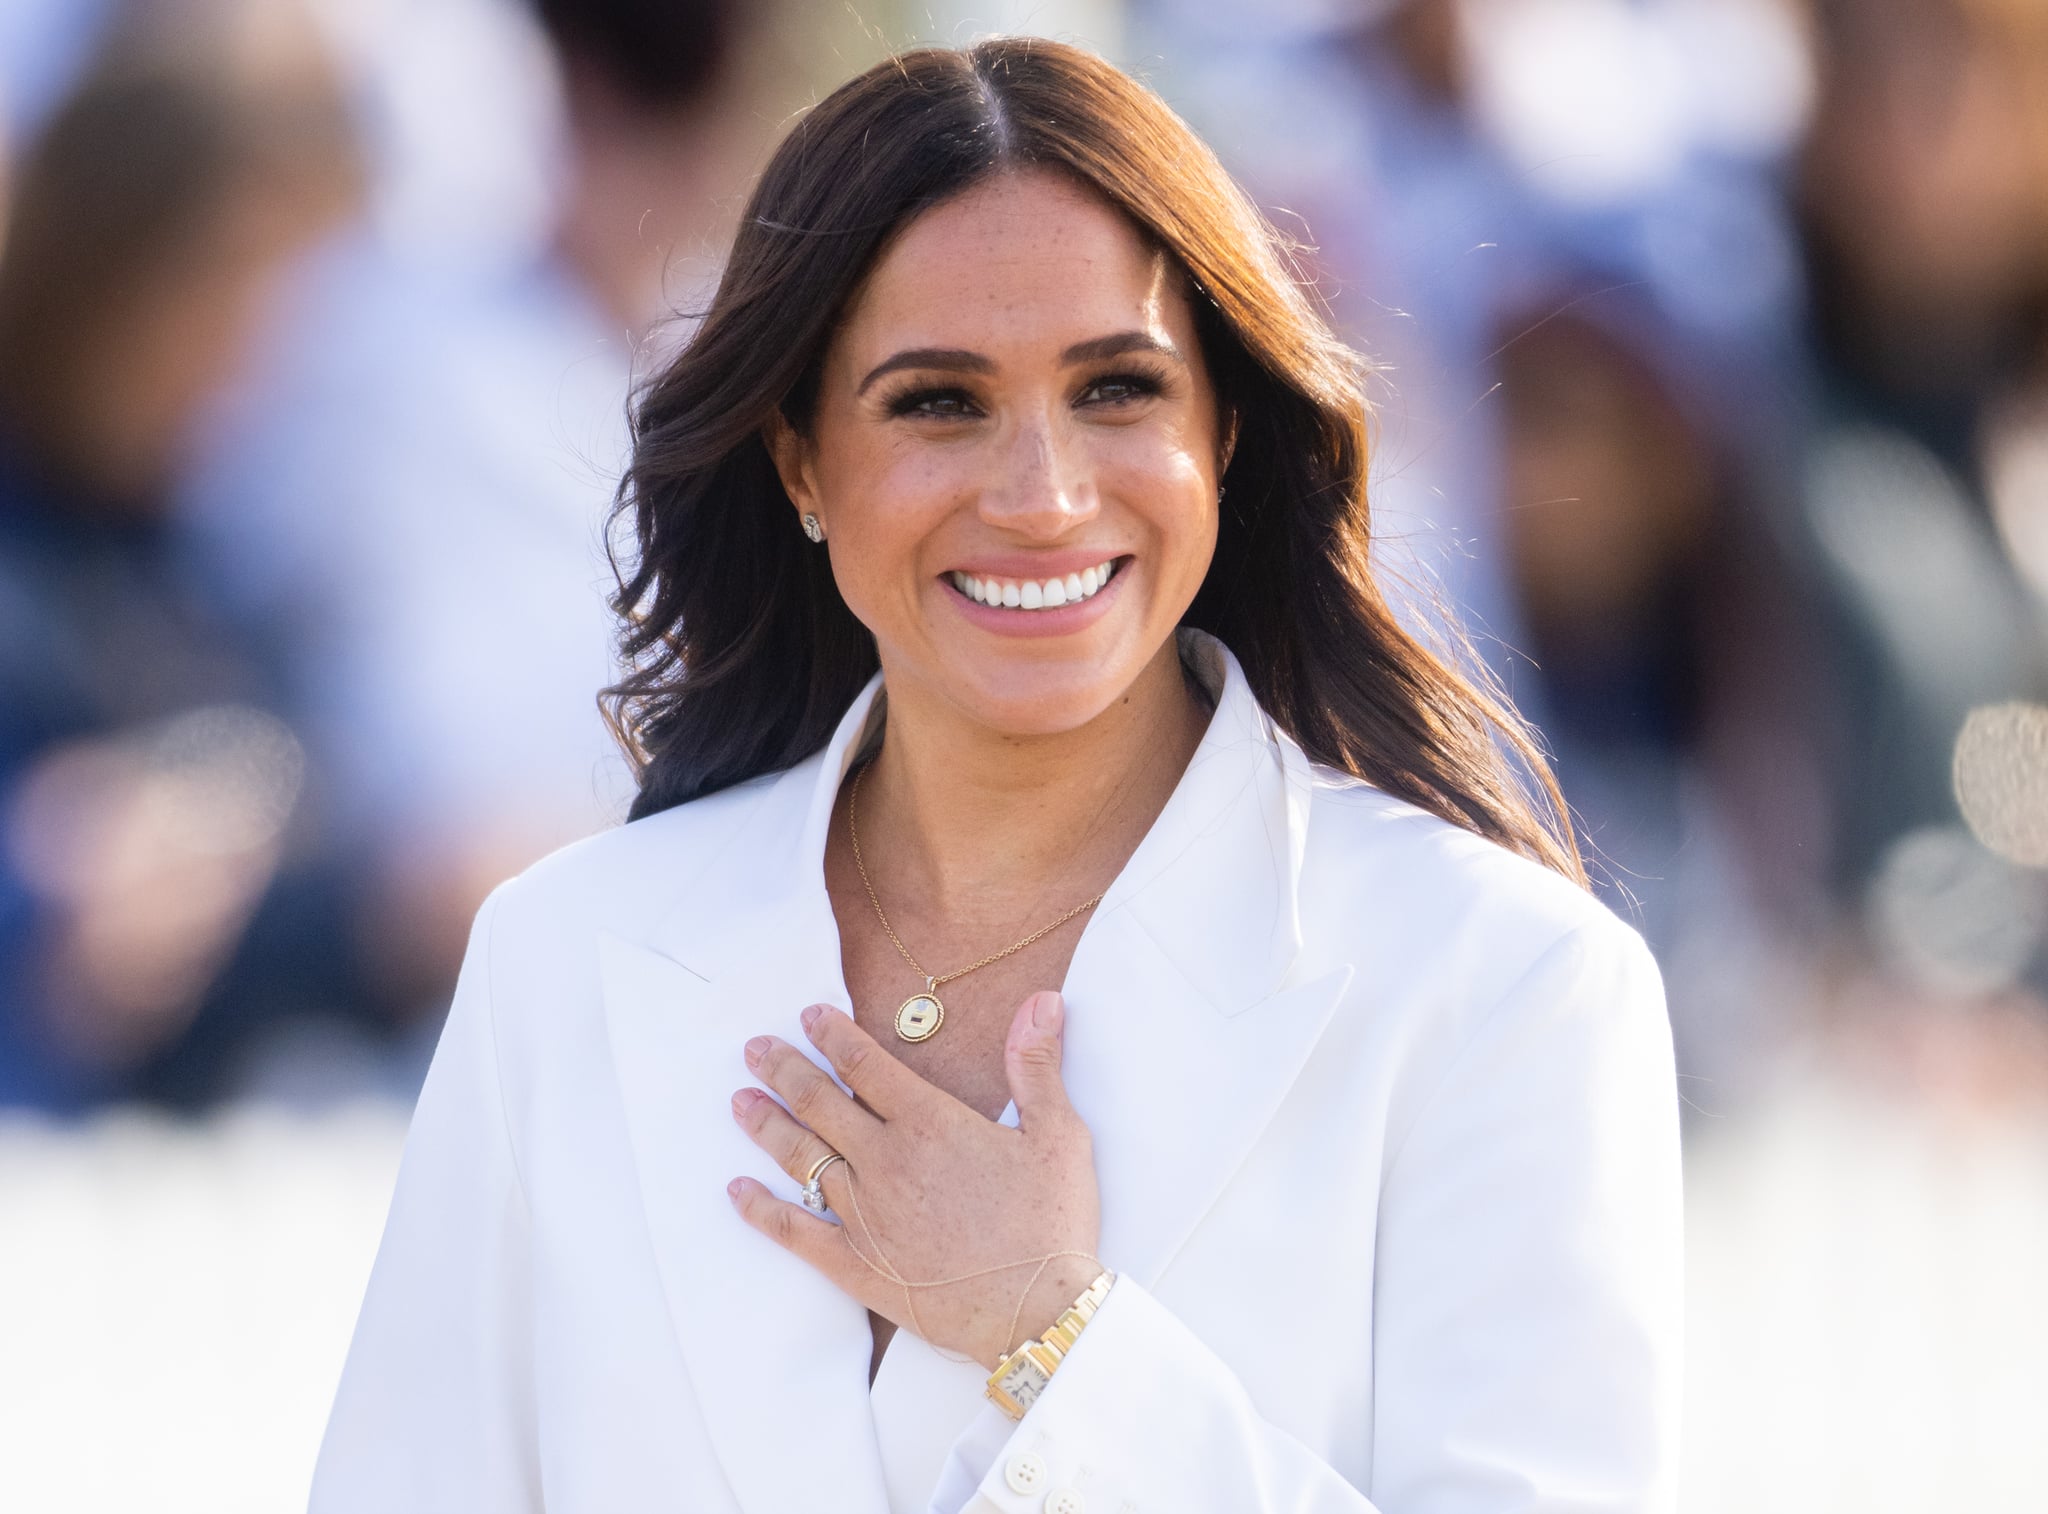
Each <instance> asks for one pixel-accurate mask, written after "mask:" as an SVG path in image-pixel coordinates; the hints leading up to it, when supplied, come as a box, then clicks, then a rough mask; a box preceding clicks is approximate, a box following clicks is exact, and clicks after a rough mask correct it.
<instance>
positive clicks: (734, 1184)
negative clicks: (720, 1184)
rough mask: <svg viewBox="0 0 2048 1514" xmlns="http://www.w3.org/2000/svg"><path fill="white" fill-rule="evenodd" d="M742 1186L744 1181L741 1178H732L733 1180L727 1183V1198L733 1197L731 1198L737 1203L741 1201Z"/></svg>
mask: <svg viewBox="0 0 2048 1514" xmlns="http://www.w3.org/2000/svg"><path fill="white" fill-rule="evenodd" d="M741 1187H742V1181H741V1179H739V1178H734V1179H733V1180H732V1181H731V1182H730V1183H727V1184H726V1185H725V1196H726V1197H727V1198H729V1199H731V1200H732V1201H733V1203H735V1204H737V1203H739V1201H740V1189H741Z"/></svg>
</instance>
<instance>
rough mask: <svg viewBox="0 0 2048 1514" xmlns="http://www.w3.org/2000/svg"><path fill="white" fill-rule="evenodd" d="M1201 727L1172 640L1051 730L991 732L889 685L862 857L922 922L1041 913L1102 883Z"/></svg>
mask: <svg viewBox="0 0 2048 1514" xmlns="http://www.w3.org/2000/svg"><path fill="white" fill-rule="evenodd" d="M1207 721H1208V712H1207V710H1206V709H1205V708H1204V707H1203V705H1202V704H1201V703H1200V702H1198V700H1197V699H1196V697H1195V695H1194V694H1193V693H1192V692H1190V690H1189V688H1188V686H1187V682H1186V679H1185V677H1184V676H1183V674H1182V672H1181V667H1180V659H1179V655H1178V652H1177V650H1176V648H1175V645H1174V643H1173V642H1172V641H1171V640H1169V641H1168V642H1167V644H1166V645H1165V646H1164V647H1162V648H1161V649H1160V653H1159V655H1158V656H1156V657H1154V658H1153V660H1152V661H1151V663H1149V664H1148V665H1147V666H1146V669H1145V671H1144V672H1143V673H1142V674H1141V675H1140V676H1139V678H1138V680H1137V681H1136V682H1135V683H1134V684H1133V685H1132V686H1131V688H1130V689H1129V690H1128V691H1127V692H1126V693H1125V694H1124V695H1123V696H1122V697H1120V698H1119V699H1117V700H1116V701H1115V702H1114V703H1113V704H1111V706H1110V707H1109V708H1108V709H1107V710H1105V711H1103V712H1102V713H1101V714H1100V715H1098V716H1096V717H1095V718H1094V719H1093V720H1091V721H1089V722H1087V724H1085V725H1083V726H1080V727H1078V728H1076V729H1074V730H1071V731H1062V732H1058V733H1056V734H1052V735H1045V736H1026V737H1019V736H1014V735H1010V734H1006V733H1002V732H997V731H993V730H990V729H989V728H988V727H986V726H983V725H980V724H978V723H976V722H973V721H971V720H968V719H965V718H964V717H962V715H961V714H960V712H959V711H958V710H957V709H954V708H952V707H951V706H950V705H948V704H946V703H945V702H943V701H941V700H939V699H937V698H933V697H930V696H929V695H927V694H926V693H925V691H922V690H919V689H917V688H916V687H914V686H910V687H899V686H898V685H895V684H892V685H891V686H890V689H889V714H888V727H887V733H886V736H885V739H884V741H883V745H882V751H881V755H880V756H879V757H878V758H877V759H876V761H875V763H874V766H873V769H872V771H870V772H869V773H868V774H867V776H866V777H865V778H864V779H863V781H862V785H861V793H860V816H859V819H860V828H861V846H862V849H863V853H864V855H865V856H866V858H867V861H868V865H869V867H870V869H871V870H873V871H874V872H875V873H876V874H877V875H878V877H881V876H885V877H886V879H887V882H886V884H880V883H878V886H879V887H883V888H884V889H885V891H886V892H887V893H888V894H889V895H891V896H892V897H894V898H896V899H899V900H904V901H906V902H907V903H910V904H912V905H913V906H914V907H916V908H917V910H918V911H919V912H920V913H935V914H942V915H944V916H947V917H949V918H952V919H955V920H988V921H1002V922H1013V921H1018V920H1022V919H1023V918H1024V917H1025V916H1027V915H1030V916H1035V915H1037V914H1041V913H1042V914H1045V915H1046V916H1047V917H1048V918H1050V917H1051V916H1053V915H1057V914H1058V913H1059V912H1060V911H1062V910H1064V909H1067V908H1069V907H1070V906H1071V905H1073V904H1076V903H1078V902H1080V901H1081V900H1082V899H1085V898H1087V897H1088V896H1089V895H1090V894H1094V893H1098V892H1100V891H1101V890H1103V889H1105V888H1107V887H1108V886H1109V884H1110V882H1111V881H1112V880H1113V879H1114V878H1115V876H1116V874H1117V872H1118V871H1119V870H1120V869H1121V868H1122V866H1123V864H1124V862H1125V861H1126V860H1127V859H1128V858H1129V856H1130V854H1131V853H1132V852H1133V851H1134V850H1135V849H1136V848H1137V845H1138V843H1139V841H1141V840H1142V839H1143V838H1144V835H1145V833H1146V831H1148V830H1149V829H1151V826H1152V822H1153V821H1154V820H1155V819H1156V818H1157V817H1158V814H1159V812H1160V810H1162V809H1163V808H1165V805H1166V801H1167V799H1168V798H1169V797H1170V796H1171V795H1172V793H1173V790H1174V786H1175V785H1176V784H1178V783H1179V781H1180V776H1181V773H1182V771H1183V770H1184V769H1185V768H1186V767H1187V764H1188V759H1189V758H1190V757H1192V756H1193V755H1194V751H1195V748H1196V746H1197V745H1199V743H1200V741H1201V738H1202V732H1203V730H1204V728H1205V727H1206V725H1207ZM1070 895H1071V897H1069V896H1070ZM1032 923H1037V922H1036V921H1035V920H1034V921H1033V922H1032Z"/></svg>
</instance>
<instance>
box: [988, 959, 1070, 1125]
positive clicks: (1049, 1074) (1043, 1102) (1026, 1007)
mask: <svg viewBox="0 0 2048 1514" xmlns="http://www.w3.org/2000/svg"><path fill="white" fill-rule="evenodd" d="M1065 1025H1066V1006H1065V1005H1064V1003H1062V1001H1061V999H1060V996H1059V995H1058V994H1056V993H1053V992H1051V991H1050V990H1047V991H1045V992H1042V993H1035V994H1033V995H1031V996H1030V997H1029V998H1028V999H1026V1000H1025V1001H1024V1002H1023V1003H1022V1004H1020V1005H1018V1006H1017V1013H1016V1015H1015V1016H1014V1017H1013V1018H1012V1019H1011V1021H1010V1035H1009V1039H1008V1040H1007V1041H1006V1042H1005V1043H1004V1046H1003V1070H1004V1072H1005V1073H1006V1074H1007V1075H1008V1077H1009V1080H1010V1097H1011V1098H1013V1099H1015V1100H1016V1101H1017V1127H1018V1128H1019V1129H1020V1130H1023V1131H1025V1132H1027V1133H1029V1132H1031V1131H1033V1130H1036V1129H1040V1128H1042V1127H1044V1126H1046V1125H1048V1124H1053V1123H1057V1122H1060V1121H1063V1120H1065V1119H1066V1118H1067V1117H1068V1116H1069V1115H1071V1114H1072V1113H1073V1106H1072V1105H1071V1104H1070V1103H1068V1101H1067V1088H1066V1084H1065V1082H1064V1081H1063V1080H1062V1078H1061V1075H1060V1056H1061V1049H1062V1048H1061V1039H1060V1037H1061V1032H1062V1030H1063V1029H1064V1028H1065Z"/></svg>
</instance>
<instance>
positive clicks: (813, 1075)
mask: <svg viewBox="0 0 2048 1514" xmlns="http://www.w3.org/2000/svg"><path fill="white" fill-rule="evenodd" d="M746 1061H747V1066H748V1067H749V1068H751V1069H753V1072H754V1075H755V1076H756V1077H758V1078H759V1079H760V1080H761V1081H762V1082H763V1083H766V1084H767V1085H768V1086H769V1087H770V1088H771V1089H773V1090H774V1091H775V1092H776V1093H777V1094H778V1095H780V1096H781V1099H782V1102H783V1104H784V1105H785V1106H786V1107H787V1108H788V1110H789V1112H790V1114H792V1115H794V1116H795V1117H796V1118H797V1119H798V1120H799V1121H800V1122H801V1123H803V1124H804V1125H807V1126H809V1127H810V1128H811V1129H812V1130H815V1131H816V1132H817V1133H818V1134H819V1135H821V1136H823V1137H824V1138H825V1140H826V1141H827V1142H828V1143H829V1144H830V1145H831V1147H832V1149H833V1150H835V1151H846V1152H850V1151H851V1150H852V1148H854V1147H856V1146H859V1145H861V1144H862V1143H863V1142H864V1141H865V1140H866V1139H867V1137H868V1136H870V1135H872V1134H873V1133H874V1132H875V1131H876V1130H878V1129H880V1128H881V1121H880V1120H878V1119H876V1118H875V1116H873V1115H871V1114H869V1113H868V1112H867V1111H866V1110H864V1109H862V1108H861V1107H860V1106H859V1105H858V1104H856V1103H854V1101H853V1100H852V1099H850V1098H848V1097H847V1095H846V1091H845V1090H844V1089H842V1088H841V1087H840V1086H839V1085H838V1084H837V1083H835V1082H833V1081H832V1078H831V1076H830V1075H829V1074H828V1073H827V1072H826V1071H825V1070H824V1069H823V1068H822V1067H820V1066H819V1065H818V1064H817V1063H816V1062H813V1061H812V1060H811V1059H810V1058H809V1057H807V1056H805V1055H804V1054H803V1053H802V1052H801V1051H799V1050H797V1048H796V1047H794V1046H792V1045H790V1044H789V1043H788V1042H787V1041H783V1040H779V1039H778V1038H776V1037H774V1036H756V1037H754V1039H753V1040H751V1041H749V1042H748V1043H747V1047H746Z"/></svg>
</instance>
